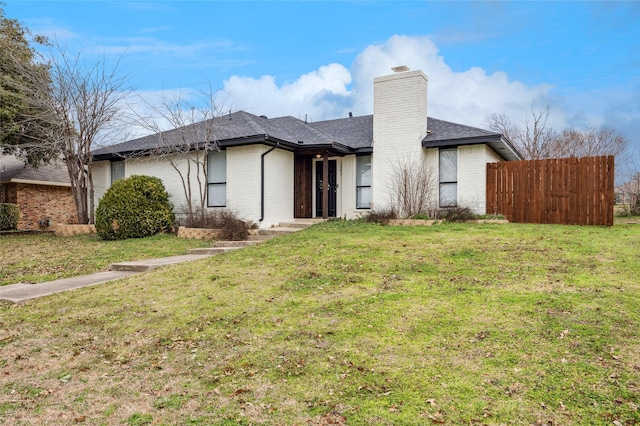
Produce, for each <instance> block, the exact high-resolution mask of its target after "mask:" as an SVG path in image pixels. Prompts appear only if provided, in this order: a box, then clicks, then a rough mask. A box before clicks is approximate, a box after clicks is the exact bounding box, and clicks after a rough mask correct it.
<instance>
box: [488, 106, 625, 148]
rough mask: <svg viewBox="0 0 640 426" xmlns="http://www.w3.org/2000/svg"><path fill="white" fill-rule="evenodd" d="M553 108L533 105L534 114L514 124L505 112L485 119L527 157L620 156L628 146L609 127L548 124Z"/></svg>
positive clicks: (532, 112) (492, 128) (622, 137)
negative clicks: (537, 108) (540, 108)
mask: <svg viewBox="0 0 640 426" xmlns="http://www.w3.org/2000/svg"><path fill="white" fill-rule="evenodd" d="M549 115H550V109H549V107H548V106H546V107H545V108H543V109H542V110H535V109H533V108H532V109H531V114H530V115H529V116H527V117H525V119H524V120H523V121H522V122H521V123H520V124H514V123H513V122H512V121H511V120H510V119H509V117H507V116H506V115H504V114H491V115H489V116H487V117H486V118H485V121H486V123H487V125H488V126H489V128H490V129H491V130H494V131H496V132H499V133H501V134H503V135H504V136H506V137H507V139H509V140H510V141H511V142H512V143H513V145H514V146H515V147H516V149H518V151H520V153H521V154H522V155H523V156H524V158H526V159H533V160H536V159H542V158H560V157H589V156H600V155H615V156H618V155H620V154H622V153H623V152H624V150H625V149H626V147H627V140H626V139H625V138H624V136H621V135H620V134H618V133H617V132H616V131H615V130H613V129H610V128H606V127H603V128H600V129H596V128H587V129H573V128H568V129H564V130H562V131H557V130H555V129H553V128H551V127H549V125H548V124H547V120H548V119H549Z"/></svg>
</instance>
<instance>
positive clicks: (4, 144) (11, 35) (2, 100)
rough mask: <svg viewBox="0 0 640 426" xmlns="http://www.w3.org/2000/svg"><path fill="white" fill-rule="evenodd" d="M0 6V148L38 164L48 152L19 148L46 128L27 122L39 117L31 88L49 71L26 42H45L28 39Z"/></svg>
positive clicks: (25, 32) (39, 118) (46, 76)
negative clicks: (32, 99) (31, 98)
mask: <svg viewBox="0 0 640 426" xmlns="http://www.w3.org/2000/svg"><path fill="white" fill-rule="evenodd" d="M1 6H2V3H1V2H0V147H1V148H3V150H4V151H5V152H11V153H14V154H17V155H18V156H20V157H21V158H23V159H24V160H27V161H28V162H29V163H31V164H33V165H38V163H40V162H42V161H47V160H48V159H50V158H51V156H52V153H51V152H47V151H42V150H35V149H30V150H25V149H23V148H24V147H25V146H27V145H30V144H32V142H33V141H34V140H41V139H42V137H43V135H42V134H41V133H38V131H39V130H41V129H42V128H46V127H47V125H46V124H45V123H44V122H40V123H39V125H38V126H29V125H27V123H31V122H33V121H34V120H33V117H34V116H35V117H37V119H38V120H41V119H42V118H43V115H44V114H43V111H42V110H36V109H35V105H33V104H32V103H31V102H30V99H29V96H30V92H31V91H32V90H31V88H32V87H33V86H34V85H37V84H41V82H47V81H48V78H49V68H48V65H47V64H46V63H45V62H44V61H43V60H42V58H41V57H40V56H39V55H38V53H37V52H36V50H35V49H33V48H32V47H31V44H30V43H34V44H36V45H41V46H44V45H47V44H48V42H47V40H46V39H45V38H44V37H41V36H37V35H36V36H32V34H31V32H30V31H29V29H28V28H26V27H24V26H22V25H21V24H20V23H19V22H18V21H17V20H15V19H9V18H7V17H6V16H5V14H4V11H3V9H2V7H1ZM45 88H46V86H45ZM42 95H43V96H45V95H46V93H43V94H42Z"/></svg>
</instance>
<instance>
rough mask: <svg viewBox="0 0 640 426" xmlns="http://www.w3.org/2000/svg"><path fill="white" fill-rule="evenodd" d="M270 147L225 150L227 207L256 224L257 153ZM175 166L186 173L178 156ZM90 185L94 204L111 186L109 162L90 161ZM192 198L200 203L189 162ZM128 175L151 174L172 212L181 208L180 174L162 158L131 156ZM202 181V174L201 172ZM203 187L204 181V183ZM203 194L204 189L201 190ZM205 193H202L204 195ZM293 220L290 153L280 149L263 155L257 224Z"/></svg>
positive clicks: (257, 192)
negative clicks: (160, 184) (262, 192)
mask: <svg viewBox="0 0 640 426" xmlns="http://www.w3.org/2000/svg"><path fill="white" fill-rule="evenodd" d="M268 149H270V147H268V146H265V145H249V146H242V147H231V148H228V149H227V208H228V209H230V210H233V211H234V212H236V213H237V214H238V215H239V216H240V217H241V218H242V219H244V220H251V221H253V222H255V223H258V220H259V219H260V156H261V154H262V153H264V152H265V151H267V150H268ZM176 162H177V164H178V167H179V168H180V170H182V172H183V174H184V175H186V169H187V167H186V166H187V162H186V160H184V159H180V158H179V157H178V158H177V159H176ZM93 173H94V186H95V200H96V207H97V205H98V202H99V200H100V198H102V196H103V195H104V193H105V191H106V190H107V189H108V188H109V187H110V186H111V165H110V163H109V161H100V162H96V163H94V168H93ZM191 173H192V175H191V176H192V177H191V187H192V200H193V203H194V204H195V205H196V206H197V205H199V202H200V195H199V189H198V183H197V178H196V174H195V173H196V171H195V169H194V168H193V164H192V170H191ZM132 175H147V176H155V177H158V178H160V179H161V180H162V182H163V184H164V185H165V188H166V189H167V192H169V194H171V198H170V200H171V202H172V203H173V204H174V205H175V211H176V213H180V212H182V211H184V208H185V206H186V197H185V195H184V190H183V186H182V181H181V180H180V175H179V174H178V172H176V171H175V170H174V169H173V167H172V166H171V165H170V164H169V162H168V161H167V160H166V159H161V158H153V157H144V158H132V159H128V160H126V162H125V177H129V176H132ZM201 179H202V181H203V182H204V176H203V174H202V173H201ZM204 185H205V186H204V187H203V188H205V189H206V182H204ZM205 194H206V191H205ZM205 196H206V195H205ZM291 220H293V154H292V153H291V152H287V151H284V150H281V149H276V150H275V151H272V152H271V153H269V154H268V155H267V156H266V157H265V219H264V221H263V222H262V223H260V224H259V225H260V226H261V227H269V226H271V225H273V224H276V223H279V222H281V221H282V222H283V221H291Z"/></svg>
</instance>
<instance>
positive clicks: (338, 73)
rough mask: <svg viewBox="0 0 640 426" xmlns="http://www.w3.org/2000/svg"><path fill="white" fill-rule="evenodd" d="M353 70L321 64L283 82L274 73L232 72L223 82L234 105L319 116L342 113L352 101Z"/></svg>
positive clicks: (272, 114) (257, 110)
mask: <svg viewBox="0 0 640 426" xmlns="http://www.w3.org/2000/svg"><path fill="white" fill-rule="evenodd" d="M349 84H351V74H350V73H349V71H348V70H347V69H346V68H345V67H344V66H343V65H340V64H330V65H326V66H322V67H320V68H319V69H318V70H317V71H313V72H310V73H307V74H304V75H302V76H300V77H299V78H298V79H297V80H295V81H294V82H292V83H285V84H283V85H281V86H278V85H277V84H276V80H275V77H273V76H270V75H264V76H262V77H260V78H250V77H239V76H233V77H231V78H229V79H228V80H226V81H225V82H224V91H225V92H227V93H228V94H229V95H230V97H231V105H230V107H231V108H232V109H242V110H246V111H248V112H251V113H253V114H258V115H262V114H265V115H268V116H270V117H276V116H284V115H292V116H294V117H298V118H304V117H305V115H307V117H308V118H309V120H320V119H325V118H333V117H337V116H340V115H342V113H343V112H344V111H345V110H347V108H348V104H349V103H350V96H351V93H350V91H349V89H348V86H349Z"/></svg>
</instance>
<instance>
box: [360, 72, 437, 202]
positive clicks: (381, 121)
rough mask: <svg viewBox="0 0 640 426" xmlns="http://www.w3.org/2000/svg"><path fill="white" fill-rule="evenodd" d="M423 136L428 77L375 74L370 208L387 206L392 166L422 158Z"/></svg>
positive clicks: (421, 74)
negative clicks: (380, 75) (376, 75)
mask: <svg viewBox="0 0 640 426" xmlns="http://www.w3.org/2000/svg"><path fill="white" fill-rule="evenodd" d="M398 68H399V69H402V67H398ZM404 69H406V67H404ZM426 135H427V76H426V75H424V73H423V72H422V71H419V70H416V71H404V72H396V73H394V74H391V75H386V76H382V77H376V78H375V79H374V80H373V156H372V164H371V168H372V185H371V186H372V188H371V189H372V207H373V208H385V207H388V206H389V204H390V202H391V200H392V193H391V188H390V184H391V180H392V176H393V170H394V168H395V167H397V166H398V165H399V164H402V163H404V162H407V161H419V160H423V159H424V155H425V154H424V150H423V148H422V139H424V137H425V136H426Z"/></svg>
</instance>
